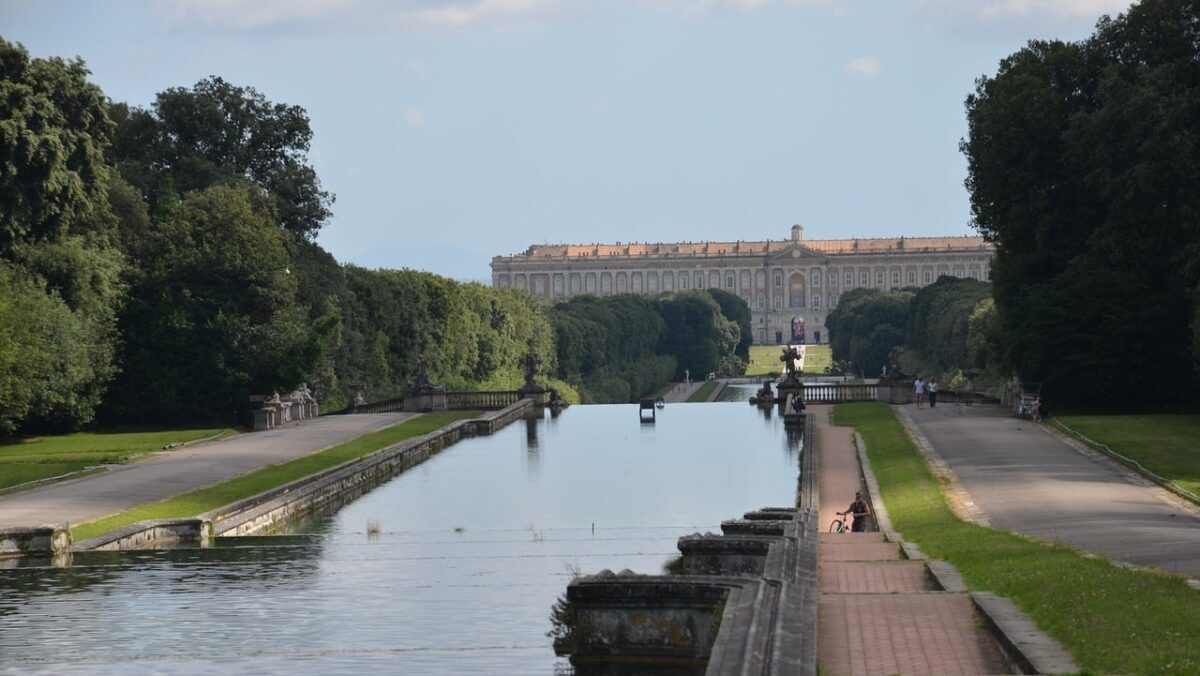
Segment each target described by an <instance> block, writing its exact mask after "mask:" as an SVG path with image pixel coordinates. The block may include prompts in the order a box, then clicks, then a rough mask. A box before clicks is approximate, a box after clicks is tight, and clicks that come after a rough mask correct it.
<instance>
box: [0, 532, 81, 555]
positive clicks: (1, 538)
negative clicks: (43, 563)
mask: <svg viewBox="0 0 1200 676" xmlns="http://www.w3.org/2000/svg"><path fill="white" fill-rule="evenodd" d="M70 550H71V532H70V531H69V530H67V528H66V527H65V526H0V557H7V556H36V555H47V556H51V555H54V554H61V553H63V552H68V551H70Z"/></svg>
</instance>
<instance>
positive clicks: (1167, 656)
mask: <svg viewBox="0 0 1200 676" xmlns="http://www.w3.org/2000/svg"><path fill="white" fill-rule="evenodd" d="M834 419H835V421H836V424H838V425H845V426H848V427H854V428H857V429H858V431H859V432H860V433H861V434H862V436H863V439H864V440H865V441H866V444H867V454H868V456H869V458H870V460H871V465H872V467H873V468H874V470H875V474H876V476H877V477H878V478H879V483H880V490H881V492H882V493H883V495H882V496H881V497H882V498H883V501H884V503H885V504H886V505H887V508H888V511H889V512H890V513H891V517H892V521H893V525H894V526H895V528H896V529H897V530H898V531H900V532H902V533H903V534H904V537H905V539H907V540H909V541H912V542H915V543H918V544H919V545H920V547H921V549H922V550H923V551H924V552H925V553H926V554H928V555H930V556H931V557H933V558H938V559H944V560H946V561H949V562H950V563H952V564H954V566H955V567H957V568H958V570H959V572H961V573H962V575H963V578H964V579H965V580H966V582H967V584H968V585H969V586H970V587H971V588H972V589H979V590H988V591H992V592H995V593H997V594H1000V595H1003V596H1008V597H1009V598H1011V599H1012V600H1013V601H1014V602H1015V603H1016V604H1017V606H1019V607H1020V608H1021V609H1022V610H1024V611H1025V612H1026V613H1027V614H1028V615H1029V616H1030V617H1031V618H1032V619H1033V620H1034V621H1035V622H1036V623H1037V624H1038V626H1039V627H1041V628H1042V629H1043V630H1044V631H1045V632H1046V633H1048V634H1050V635H1051V636H1053V637H1054V638H1055V639H1057V640H1058V641H1059V642H1060V643H1062V645H1063V647H1065V648H1066V649H1067V650H1068V651H1070V653H1071V655H1072V656H1073V657H1074V658H1075V661H1076V662H1077V663H1078V664H1079V665H1080V666H1081V667H1083V668H1084V669H1085V671H1086V672H1090V673H1106V674H1110V673H1121V674H1195V673H1200V593H1198V592H1197V591H1196V590H1194V589H1191V588H1190V587H1188V586H1187V585H1186V584H1185V583H1184V581H1183V579H1182V578H1180V577H1176V576H1170V575H1160V574H1155V573H1151V572H1145V571H1136V570H1129V569H1125V568H1119V567H1117V566H1115V565H1113V564H1112V563H1110V562H1109V561H1107V560H1105V559H1101V558H1098V557H1095V556H1091V555H1087V554H1083V553H1080V552H1078V551H1075V550H1073V549H1070V548H1068V547H1066V546H1063V545H1058V544H1054V543H1050V542H1046V541H1041V540H1034V539H1031V538H1027V537H1023V536H1020V535H1016V534H1014V533H1010V532H1007V531H1001V530H996V529H991V528H983V527H980V526H976V525H974V524H969V523H966V522H963V521H960V520H958V519H957V518H956V517H955V516H954V515H953V513H952V512H951V511H950V508H949V507H948V506H947V503H946V499H945V497H944V495H943V493H942V491H941V488H940V486H939V485H938V483H937V481H935V480H934V478H933V477H932V476H931V475H930V474H929V470H928V468H927V467H926V465H925V462H924V461H923V459H922V458H921V456H920V454H919V453H918V452H917V449H916V448H915V447H914V445H913V443H912V441H911V440H910V439H909V437H908V435H907V434H906V433H905V430H904V427H903V425H901V423H900V422H899V421H898V420H897V419H896V417H895V414H894V413H893V412H892V410H891V408H890V407H889V406H887V405H886V404H844V405H840V406H836V407H834Z"/></svg>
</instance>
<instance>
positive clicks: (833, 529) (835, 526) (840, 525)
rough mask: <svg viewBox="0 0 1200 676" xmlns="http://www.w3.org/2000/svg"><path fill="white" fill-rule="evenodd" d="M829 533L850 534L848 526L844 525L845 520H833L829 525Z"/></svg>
mask: <svg viewBox="0 0 1200 676" xmlns="http://www.w3.org/2000/svg"><path fill="white" fill-rule="evenodd" d="M838 516H842V517H844V516H845V515H844V514H839V515H838ZM829 532H830V533H849V532H850V524H848V523H846V519H845V518H842V519H834V520H833V523H831V524H829Z"/></svg>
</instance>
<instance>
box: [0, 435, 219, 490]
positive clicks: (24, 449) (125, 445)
mask: <svg viewBox="0 0 1200 676" xmlns="http://www.w3.org/2000/svg"><path fill="white" fill-rule="evenodd" d="M233 433H234V431H233V430H232V429H230V428H228V427H203V428H191V429H175V430H163V429H148V430H138V429H127V430H112V431H107V432H79V433H76V434H58V435H52V436H44V437H27V438H23V439H17V440H14V441H8V442H6V443H3V444H0V490H4V489H7V488H13V487H15V486H19V485H21V484H24V483H29V482H32V481H40V480H42V479H49V478H51V477H56V476H61V475H63V474H70V473H73V472H79V471H81V470H84V469H86V468H88V467H95V466H97V465H116V464H121V463H125V462H128V461H129V460H131V459H133V458H135V457H137V456H139V455H143V454H145V453H149V452H151V451H158V450H162V449H164V448H168V447H171V446H176V445H178V444H184V443H187V442H189V441H198V440H200V439H207V438H210V437H215V436H218V435H224V434H233Z"/></svg>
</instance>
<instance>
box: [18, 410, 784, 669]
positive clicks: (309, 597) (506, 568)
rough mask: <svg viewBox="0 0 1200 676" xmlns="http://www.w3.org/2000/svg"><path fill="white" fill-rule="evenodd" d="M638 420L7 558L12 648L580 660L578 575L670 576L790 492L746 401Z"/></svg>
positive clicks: (208, 658)
mask: <svg viewBox="0 0 1200 676" xmlns="http://www.w3.org/2000/svg"><path fill="white" fill-rule="evenodd" d="M637 414H638V410H637V406H636V405H624V406H576V407H572V408H570V409H568V410H567V411H566V412H565V413H563V414H562V415H561V416H560V417H558V418H553V417H552V416H551V417H547V418H545V419H542V420H533V421H523V422H518V423H515V424H513V425H510V426H509V427H507V428H505V429H503V430H501V431H500V432H498V433H497V434H495V435H493V436H491V437H477V438H472V439H466V440H464V441H462V442H460V443H458V444H456V445H455V446H452V447H450V448H448V449H446V450H444V451H442V452H441V453H440V454H438V455H436V456H434V457H433V458H431V459H430V460H429V461H427V462H426V463H424V464H421V465H418V466H417V467H414V468H412V469H410V470H409V471H408V472H406V473H404V474H402V475H400V476H398V477H396V478H394V479H392V480H390V481H387V482H386V483H383V484H381V485H379V486H378V487H376V488H375V489H374V490H372V491H370V492H369V493H367V494H365V495H362V496H360V497H358V498H357V499H355V500H353V501H352V502H350V504H347V505H344V506H342V507H340V508H338V509H336V511H334V512H333V513H331V514H326V515H323V516H315V517H313V518H310V519H309V520H307V521H305V522H301V523H297V524H293V525H292V526H291V528H290V529H288V530H289V532H290V534H289V535H277V536H269V537H253V538H221V539H218V541H217V542H216V546H214V547H211V548H206V549H198V548H196V549H173V550H160V551H153V552H100V553H86V554H80V555H77V556H76V558H75V563H74V565H73V566H71V567H69V568H53V567H49V566H46V565H40V566H33V565H28V563H24V564H22V567H19V568H14V569H9V570H0V658H3V660H4V665H5V667H6V668H8V669H14V670H19V671H30V672H46V673H55V672H61V671H64V670H67V669H70V670H71V671H72V672H82V673H89V672H95V673H135V672H137V673H140V672H154V673H196V672H208V671H215V670H218V669H220V670H223V671H236V672H241V671H255V672H280V671H288V672H292V673H294V674H308V673H328V672H346V671H385V672H403V673H411V674H422V673H424V674H440V673H454V674H459V673H487V674H494V673H523V674H524V673H564V674H565V673H571V670H570V667H569V665H568V664H567V663H566V661H565V660H563V659H558V658H555V656H554V654H553V651H552V650H551V647H550V639H549V638H548V637H547V636H546V631H547V630H548V629H549V620H548V618H547V609H548V608H549V607H550V606H551V605H552V604H553V602H554V600H555V599H556V598H557V596H558V595H559V594H561V593H562V590H563V588H565V586H566V584H567V582H569V580H570V579H571V577H572V576H573V575H576V574H579V573H594V572H597V571H599V570H600V569H602V568H609V569H612V570H621V569H623V568H629V569H632V570H634V571H635V572H640V573H658V572H660V571H661V569H662V565H663V563H664V562H666V560H667V559H668V558H670V557H671V556H672V555H674V554H676V549H675V541H676V539H677V538H678V537H679V536H681V535H685V534H688V533H692V532H696V531H716V530H718V529H719V527H720V522H721V521H722V520H723V519H726V518H729V517H731V516H735V515H738V514H741V513H742V512H745V511H747V510H749V509H754V508H756V507H760V506H763V505H783V504H791V503H792V501H793V500H794V496H795V485H796V473H797V460H798V456H797V454H796V450H797V448H796V447H795V445H789V443H788V442H785V441H783V439H784V435H783V430H782V424H781V423H780V422H779V421H778V419H776V420H775V421H770V420H767V421H766V423H768V424H764V420H763V418H762V417H761V416H760V414H759V413H758V412H757V411H756V410H755V407H752V406H749V405H746V404H744V403H728V404H723V403H713V404H688V405H669V406H667V407H666V408H665V409H663V410H660V411H658V422H657V424H656V425H654V426H643V425H641V424H639V423H638V422H637V420H636V416H637ZM781 443H782V444H783V445H784V451H785V452H784V453H779V452H778V450H776V449H778V448H779V445H780V444H781ZM372 522H374V523H376V524H378V527H377V528H376V529H374V530H375V532H374V534H373V535H371V537H368V535H369V533H370V532H371V531H372V530H373V529H372V528H371V527H370V526H369V524H371V523H372Z"/></svg>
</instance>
